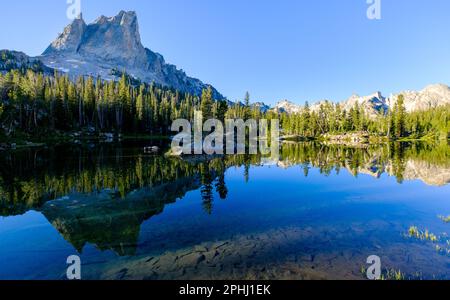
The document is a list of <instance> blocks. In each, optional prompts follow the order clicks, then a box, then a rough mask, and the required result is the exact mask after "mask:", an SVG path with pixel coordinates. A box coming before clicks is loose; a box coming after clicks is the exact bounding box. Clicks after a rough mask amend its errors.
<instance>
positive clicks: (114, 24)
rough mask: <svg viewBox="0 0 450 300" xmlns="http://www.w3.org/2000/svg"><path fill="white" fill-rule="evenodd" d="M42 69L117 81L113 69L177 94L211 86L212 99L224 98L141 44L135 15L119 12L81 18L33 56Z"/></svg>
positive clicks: (195, 92) (131, 12) (192, 92)
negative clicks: (114, 14)
mask: <svg viewBox="0 0 450 300" xmlns="http://www.w3.org/2000/svg"><path fill="white" fill-rule="evenodd" d="M37 58H38V59H39V60H41V61H42V62H43V63H44V64H45V65H46V66H48V67H51V68H54V69H56V70H59V71H61V72H64V73H68V74H69V75H71V76H80V75H81V76H87V75H90V76H95V77H97V76H101V77H102V78H103V79H106V80H117V79H118V78H117V74H116V73H115V72H113V71H114V70H119V71H121V72H126V73H127V74H129V75H130V76H132V77H134V78H136V79H139V80H141V81H142V82H146V83H151V82H154V83H156V84H160V85H163V86H167V87H171V88H174V89H176V90H179V91H181V92H187V93H191V94H194V95H201V92H202V90H203V89H205V88H207V87H211V88H212V90H213V96H214V98H215V99H222V98H224V97H223V96H222V95H221V94H220V93H219V92H218V91H217V90H216V89H215V88H214V87H212V86H211V85H208V84H204V83H203V82H201V81H200V80H199V79H196V78H192V77H188V76H187V75H186V73H185V72H184V71H182V70H179V69H177V67H176V66H174V65H171V64H167V63H166V62H165V60H164V57H163V56H162V55H161V54H158V53H155V52H153V51H151V50H150V49H148V48H145V47H144V46H143V45H142V43H141V37H140V33H139V23H138V19H137V15H136V13H135V12H133V11H129V12H125V11H121V12H120V13H119V14H118V15H116V16H114V17H106V16H101V17H99V18H98V19H97V20H95V21H94V22H93V23H91V24H86V23H85V21H84V20H83V17H82V15H80V16H79V17H78V18H77V19H75V20H74V21H73V22H72V23H71V24H69V25H68V26H67V27H66V28H65V29H64V31H63V33H61V34H60V35H59V36H58V38H57V39H56V40H55V41H53V42H52V43H51V44H50V46H48V48H47V49H46V50H45V51H44V53H43V54H42V55H41V56H39V57H37Z"/></svg>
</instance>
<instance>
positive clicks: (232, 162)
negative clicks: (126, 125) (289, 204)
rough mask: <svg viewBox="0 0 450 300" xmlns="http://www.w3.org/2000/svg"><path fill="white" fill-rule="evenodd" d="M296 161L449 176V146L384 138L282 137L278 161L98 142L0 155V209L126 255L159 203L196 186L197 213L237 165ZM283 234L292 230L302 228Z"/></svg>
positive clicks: (435, 180)
mask: <svg viewBox="0 0 450 300" xmlns="http://www.w3.org/2000/svg"><path fill="white" fill-rule="evenodd" d="M261 166H277V167H280V168H290V167H293V166H297V167H298V166H299V167H300V168H301V170H302V173H303V174H298V176H306V177H307V176H308V175H309V172H310V171H311V169H312V168H314V169H317V170H319V172H320V174H322V175H323V176H330V175H331V174H334V173H335V174H339V173H340V172H343V171H344V170H347V171H348V172H349V173H350V174H352V175H353V176H359V175H360V174H366V175H370V176H373V177H375V178H380V177H381V176H382V175H383V174H388V175H389V176H395V178H396V179H397V182H398V183H399V184H401V183H402V182H404V181H410V180H420V181H422V182H424V183H425V184H427V185H432V186H445V185H447V184H448V183H449V182H450V146H449V145H447V144H443V145H438V146H431V145H427V144H390V145H377V146H375V145H374V146H365V147H360V148H352V147H345V146H330V145H328V146H327V145H323V144H319V143H285V144H283V145H282V149H281V157H280V161H277V162H274V161H271V160H270V159H268V158H265V157H261V156H250V155H234V156H224V157H204V156H200V157H191V158H185V159H181V158H166V157H164V156H152V155H146V154H144V153H143V152H142V147H140V146H134V145H132V146H127V145H125V146H117V145H108V144H100V145H96V146H95V147H82V146H79V147H72V146H58V147H54V148H49V149H39V150H36V149H35V150H31V149H30V150H23V151H20V152H14V153H8V154H5V155H2V157H1V158H0V215H1V216H4V217H10V216H18V215H23V214H25V213H27V212H28V211H31V210H32V211H37V212H40V213H42V215H43V216H45V218H46V219H47V220H48V221H49V222H50V223H51V224H52V225H53V227H54V228H56V229H57V230H58V232H59V233H60V234H61V235H62V236H63V237H64V239H65V240H66V241H68V242H69V243H70V244H71V245H72V246H73V247H74V248H75V249H76V250H77V251H78V252H79V253H82V252H83V249H84V248H85V246H86V245H87V244H92V245H95V247H96V248H97V249H98V250H100V251H106V250H112V251H113V252H114V253H115V254H116V255H118V256H134V255H136V254H137V249H138V247H139V245H138V244H139V235H140V232H141V225H142V224H143V223H144V222H145V221H148V220H149V219H151V218H152V217H154V216H157V215H160V214H161V213H162V212H163V211H164V208H165V206H167V205H168V204H172V203H175V202H176V201H177V200H178V199H182V198H183V197H184V196H185V195H186V194H187V193H189V192H190V191H196V190H200V194H201V198H202V202H201V205H202V209H203V210H204V213H205V214H212V213H213V212H214V201H215V200H214V199H215V198H214V196H213V194H214V193H217V195H219V198H221V199H223V200H226V199H227V197H228V187H227V183H226V177H225V174H226V172H227V170H229V169H230V168H234V167H239V168H240V167H242V168H243V170H244V173H243V177H244V178H245V181H246V182H248V181H251V180H252V178H251V169H252V167H261ZM290 234H292V235H295V236H297V235H298V236H300V235H305V234H307V233H305V232H301V233H295V231H294V232H291V233H290Z"/></svg>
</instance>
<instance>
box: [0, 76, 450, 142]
mask: <svg viewBox="0 0 450 300" xmlns="http://www.w3.org/2000/svg"><path fill="white" fill-rule="evenodd" d="M37 70H39V69H37ZM0 95H1V102H0V125H1V130H0V136H1V137H3V139H4V138H9V137H17V136H23V135H25V136H27V135H28V136H35V137H36V136H45V135H49V134H52V133H56V132H57V133H68V132H74V131H82V130H89V131H91V132H113V133H123V134H147V135H169V134H170V126H171V123H172V121H173V120H175V119H178V118H183V119H189V120H192V119H193V116H194V111H195V110H201V111H202V112H203V116H204V118H211V117H214V118H217V119H219V120H224V119H225V118H231V119H236V118H240V119H249V118H252V119H256V120H259V119H261V118H266V119H273V118H280V119H281V126H282V130H283V133H284V134H285V135H297V136H301V137H307V138H317V137H320V136H323V135H324V134H327V133H328V134H340V133H346V132H367V133H370V134H371V135H374V136H380V137H387V138H390V139H391V140H398V139H404V138H410V139H423V138H426V139H447V138H448V135H449V132H450V108H449V107H448V106H442V107H437V108H433V109H430V110H427V111H418V112H413V113H407V112H406V110H405V107H404V103H403V99H402V96H399V99H398V101H397V104H396V105H395V107H394V108H393V109H392V110H391V111H389V112H381V113H380V114H379V115H378V116H377V117H369V116H368V114H367V113H366V112H365V111H364V109H363V108H362V107H360V106H359V105H358V104H356V105H355V106H354V107H353V108H351V109H350V110H349V111H346V110H343V109H342V108H341V106H340V105H338V104H333V103H330V102H329V103H324V104H322V105H321V106H320V109H318V110H317V109H316V110H311V109H310V107H309V105H308V104H306V105H305V107H304V109H303V110H302V111H301V112H300V113H296V114H286V113H278V112H275V111H273V110H269V111H267V112H262V111H261V110H260V109H259V108H257V107H256V106H252V105H251V104H250V95H249V94H248V93H247V94H246V96H245V101H244V103H240V102H239V103H236V104H231V103H230V102H228V101H226V100H217V99H213V96H212V95H213V93H212V91H211V89H207V90H204V91H203V93H202V96H201V97H198V96H194V95H190V94H187V93H180V92H178V91H176V90H174V89H170V88H167V87H162V86H158V85H154V84H150V85H149V84H144V83H140V82H137V81H136V80H134V79H132V78H131V77H130V76H128V75H127V74H125V73H123V74H122V77H121V79H120V80H119V81H118V82H116V81H104V80H102V79H101V78H93V77H79V78H77V79H76V80H71V79H70V78H69V77H68V76H67V75H61V74H58V73H57V72H55V73H54V75H44V74H43V73H42V72H38V71H35V70H34V69H33V68H28V69H24V68H21V69H12V70H10V71H8V72H6V73H3V74H0Z"/></svg>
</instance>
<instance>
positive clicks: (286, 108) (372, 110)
mask: <svg viewBox="0 0 450 300" xmlns="http://www.w3.org/2000/svg"><path fill="white" fill-rule="evenodd" d="M399 95H403V97H404V103H405V108H406V110H407V111H408V112H413V111H421V110H426V109H430V108H435V107H438V106H443V105H450V87H449V86H447V85H445V84H441V83H440V84H431V85H428V86H426V87H425V88H424V89H423V90H421V91H402V92H399V93H397V94H392V95H391V96H389V97H384V96H383V94H382V93H381V92H379V91H378V92H375V93H373V94H370V95H368V96H359V95H357V94H354V95H352V96H351V97H350V98H348V99H347V100H345V101H343V102H340V103H339V105H340V106H341V108H342V109H344V110H347V111H349V110H350V109H351V108H352V107H354V106H355V105H356V104H358V105H359V106H360V107H362V108H364V110H365V111H366V112H367V113H368V115H369V117H376V116H377V115H379V114H382V113H387V112H388V111H389V110H390V109H392V108H393V107H394V105H395V104H396V102H397V100H398V96H399ZM327 103H333V102H331V101H329V100H324V101H319V102H315V103H313V104H312V105H311V106H310V110H311V111H318V110H319V109H320V107H321V105H324V104H327ZM303 109H304V106H302V105H297V104H294V103H292V102H290V101H288V100H283V101H280V102H278V104H277V105H276V106H275V107H274V108H273V110H275V111H278V112H282V113H288V114H295V113H299V112H301V111H302V110H303Z"/></svg>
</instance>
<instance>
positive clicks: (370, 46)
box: [0, 0, 450, 104]
mask: <svg viewBox="0 0 450 300" xmlns="http://www.w3.org/2000/svg"><path fill="white" fill-rule="evenodd" d="M81 1H82V11H83V14H84V17H85V20H86V21H87V22H92V21H93V20H94V19H95V18H96V17H98V16H99V15H102V14H103V15H107V16H112V15H115V14H117V13H118V12H119V11H120V10H121V9H124V10H135V11H136V12H137V13H138V17H139V22H140V31H141V35H142V41H143V44H144V46H146V47H148V48H150V49H152V50H154V51H157V52H159V53H161V54H163V55H164V56H165V58H166V61H167V62H170V63H173V64H175V65H177V66H178V67H179V68H182V69H184V70H185V71H186V72H187V73H188V74H189V75H191V76H194V77H198V78H200V79H201V80H203V81H205V82H208V83H211V84H213V85H214V86H215V87H217V89H218V90H219V91H221V92H222V93H223V94H224V95H226V96H227V97H228V98H229V99H230V100H236V99H238V98H243V96H244V94H245V92H246V91H247V90H248V91H249V92H250V94H251V95H252V100H253V101H264V102H266V103H269V104H273V103H276V102H277V101H278V100H281V99H289V100H291V101H293V102H296V103H303V102H304V101H314V100H320V99H331V100H336V101H340V100H343V99H345V98H347V97H349V96H350V95H351V94H353V93H358V94H360V95H363V94H369V93H372V92H374V91H376V90H381V91H382V92H383V93H384V94H389V93H391V92H397V91H401V90H404V89H421V88H423V87H424V86H426V85H427V84H429V83H446V84H449V83H450V17H449V12H450V1H448V0H381V3H382V19H381V20H369V19H368V18H367V17H366V10H367V8H368V4H367V3H366V0H308V1H307V0H270V1H269V0H145V1H144V0H81ZM66 8H67V4H66V1H65V0H39V1H29V0H13V1H12V0H4V1H2V3H1V17H0V48H2V49H3V48H6V49H14V50H21V51H24V52H26V53H27V54H29V55H37V54H40V53H41V52H42V51H43V50H44V49H45V48H46V47H47V45H48V44H49V43H50V42H51V41H52V40H53V39H55V38H56V36H57V34H58V33H59V32H62V30H63V28H64V26H65V25H67V23H68V22H69V20H68V19H67V17H66Z"/></svg>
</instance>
